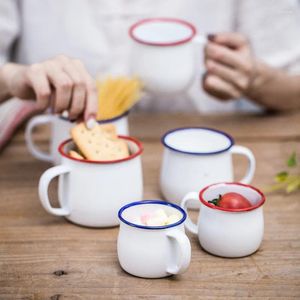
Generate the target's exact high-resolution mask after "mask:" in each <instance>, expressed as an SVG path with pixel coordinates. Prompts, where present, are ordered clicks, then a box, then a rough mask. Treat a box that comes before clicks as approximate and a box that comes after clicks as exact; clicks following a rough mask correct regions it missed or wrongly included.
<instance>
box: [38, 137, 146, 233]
mask: <svg viewBox="0 0 300 300" xmlns="http://www.w3.org/2000/svg"><path fill="white" fill-rule="evenodd" d="M119 138H121V139H123V140H124V141H126V143H127V144H128V147H129V151H130V156H129V157H127V158H124V159H118V160H111V161H91V160H87V159H85V160H81V159H76V158H73V157H71V156H70V155H69V154H68V153H69V151H70V150H72V149H74V143H73V141H72V140H66V141H64V142H63V143H61V145H60V146H59V154H60V156H61V164H60V165H58V166H54V167H52V168H50V169H48V170H46V171H45V172H44V173H43V174H42V176H41V178H40V181H39V197H40V201H41V203H42V206H43V207H44V208H45V210H46V211H47V212H48V213H50V214H52V215H55V216H64V217H65V218H66V219H68V220H69V221H71V222H73V223H76V224H79V225H83V226H88V227H111V226H117V225H119V220H118V210H119V209H120V207H122V206H123V205H125V204H126V203H128V202H131V201H134V200H140V199H142V197H143V175H142V164H141V154H142V152H143V146H142V144H141V142H139V141H138V140H136V139H134V138H132V137H128V136H119ZM55 177H59V181H58V200H59V204H60V207H59V208H54V207H52V206H51V203H50V200H49V196H48V187H49V184H50V182H51V181H52V180H53V179H54V178H55Z"/></svg>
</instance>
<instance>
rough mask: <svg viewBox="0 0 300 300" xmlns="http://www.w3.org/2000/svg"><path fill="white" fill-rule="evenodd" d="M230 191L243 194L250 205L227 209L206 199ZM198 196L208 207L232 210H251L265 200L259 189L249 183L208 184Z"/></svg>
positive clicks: (211, 198)
mask: <svg viewBox="0 0 300 300" xmlns="http://www.w3.org/2000/svg"><path fill="white" fill-rule="evenodd" d="M231 192H234V193H239V194H241V195H242V196H244V197H245V198H246V199H248V200H249V202H250V203H251V204H252V206H251V207H249V208H242V209H227V208H222V207H219V206H215V205H214V204H211V203H208V201H211V200H213V199H216V198H218V197H219V195H224V194H226V193H231ZM199 198H200V201H201V202H202V203H203V204H204V205H206V206H208V207H211V208H214V209H220V210H225V211H234V212H236V211H249V210H253V209H255V208H258V207H260V206H261V205H263V204H264V202H265V196H264V194H263V193H262V192H261V191H260V190H258V189H256V188H254V187H252V186H250V185H246V184H242V183H217V184H213V185H210V186H208V187H206V188H204V189H203V190H202V191H201V192H200V195H199Z"/></svg>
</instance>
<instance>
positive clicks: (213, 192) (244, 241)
mask: <svg viewBox="0 0 300 300" xmlns="http://www.w3.org/2000/svg"><path fill="white" fill-rule="evenodd" d="M229 192H234V193H239V194H241V195H243V196H244V197H245V198H247V199H248V200H249V201H250V202H251V204H252V205H253V206H251V207H249V208H243V209H236V210H233V209H228V208H222V207H218V206H215V205H214V204H211V203H208V201H210V200H213V199H215V198H218V197H219V195H223V194H225V193H229ZM199 200H200V201H199ZM190 202H200V203H201V208H200V213H199V218H198V225H196V224H194V223H193V222H192V220H191V219H190V218H189V216H187V220H186V222H185V226H186V228H187V229H188V230H189V231H190V232H192V233H194V234H197V235H198V238H199V242H200V245H201V246H202V248H203V249H205V250H206V251H207V252H209V253H211V254H214V255H218V256H223V257H242V256H246V255H250V254H252V253H254V252H255V251H256V250H257V249H258V248H259V246H260V244H261V242H262V239H263V235H264V216H263V204H264V202H265V196H264V194H263V193H262V192H261V191H259V190H258V189H256V188H254V187H252V186H249V185H245V184H241V183H217V184H213V185H210V186H208V187H206V188H204V189H203V190H202V191H201V192H200V194H198V193H196V192H190V193H188V194H187V195H186V196H185V197H184V199H183V200H182V202H181V207H182V208H183V209H185V210H186V208H187V205H188V203H190Z"/></svg>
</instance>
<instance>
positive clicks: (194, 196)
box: [180, 192, 199, 234]
mask: <svg viewBox="0 0 300 300" xmlns="http://www.w3.org/2000/svg"><path fill="white" fill-rule="evenodd" d="M192 201H193V202H197V203H199V197H198V193H196V192H190V193H188V194H186V195H185V197H184V198H183V199H182V201H181V205H180V206H181V207H182V208H183V209H184V211H185V212H186V220H185V223H184V225H185V227H186V229H187V230H188V231H190V232H191V233H193V234H198V226H197V224H195V223H194V222H193V221H192V220H191V218H190V217H189V213H188V210H187V205H188V202H192Z"/></svg>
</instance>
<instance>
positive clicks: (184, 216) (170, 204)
mask: <svg viewBox="0 0 300 300" xmlns="http://www.w3.org/2000/svg"><path fill="white" fill-rule="evenodd" d="M145 204H146V205H147V204H160V205H165V206H170V207H173V208H175V209H177V210H179V211H180V212H181V213H182V218H181V219H180V220H179V221H178V222H176V223H172V224H169V225H163V226H145V225H139V224H135V223H132V222H129V221H127V220H125V219H124V218H123V217H122V213H123V212H124V211H125V210H126V209H127V208H129V207H132V206H137V205H145ZM118 217H119V220H120V221H121V222H123V223H125V224H127V225H129V226H131V227H135V228H140V229H148V230H157V229H168V228H172V227H176V226H178V225H180V224H182V223H183V222H184V221H185V220H186V212H185V211H184V209H183V208H181V207H180V206H179V205H176V204H173V203H169V202H166V201H162V200H142V201H135V202H131V203H128V204H126V205H124V206H122V207H121V208H120V209H119V212H118Z"/></svg>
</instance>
